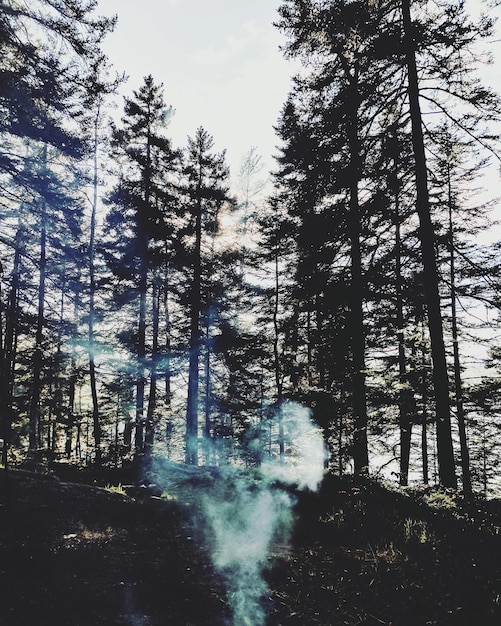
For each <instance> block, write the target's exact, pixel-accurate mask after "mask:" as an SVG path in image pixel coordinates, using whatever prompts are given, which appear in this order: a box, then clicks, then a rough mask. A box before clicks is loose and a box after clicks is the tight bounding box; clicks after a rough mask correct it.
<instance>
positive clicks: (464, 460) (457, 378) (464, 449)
mask: <svg viewBox="0 0 501 626" xmlns="http://www.w3.org/2000/svg"><path fill="white" fill-rule="evenodd" d="M447 184H448V195H449V239H450V283H451V316H452V348H453V355H454V389H455V392H456V393H455V395H456V416H457V421H458V428H459V443H460V449H461V470H462V481H463V492H464V493H465V494H466V495H470V494H471V492H472V488H471V472H470V453H469V450H468V440H467V437H466V424H465V414H464V404H463V384H462V380H461V362H460V356H459V340H458V322H457V311H456V268H455V258H454V228H453V222H452V204H453V200H452V188H451V174H450V170H449V165H448V168H447Z"/></svg>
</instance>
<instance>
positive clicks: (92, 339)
mask: <svg viewBox="0 0 501 626" xmlns="http://www.w3.org/2000/svg"><path fill="white" fill-rule="evenodd" d="M100 111H101V109H100V106H98V109H97V112H96V117H95V120H94V155H93V156H94V163H93V168H94V172H93V196H92V210H91V218H90V238H89V326H88V338H89V347H88V350H89V379H90V391H91V397H92V425H93V434H94V460H95V464H96V465H97V466H100V465H101V420H100V416H99V399H98V395H97V381H96V355H95V352H96V336H95V331H94V322H95V317H96V307H95V297H96V268H95V241H96V213H97V192H98V161H97V152H98V145H99V136H98V132H99V120H100Z"/></svg>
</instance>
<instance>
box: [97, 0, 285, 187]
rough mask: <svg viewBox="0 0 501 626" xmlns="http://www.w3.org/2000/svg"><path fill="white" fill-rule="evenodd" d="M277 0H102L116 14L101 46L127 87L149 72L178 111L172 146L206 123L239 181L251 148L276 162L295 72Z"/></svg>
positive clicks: (171, 129) (105, 10)
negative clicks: (283, 47) (285, 50)
mask: <svg viewBox="0 0 501 626" xmlns="http://www.w3.org/2000/svg"><path fill="white" fill-rule="evenodd" d="M279 5H280V0H142V1H141V2H138V0H99V7H98V11H99V13H100V14H102V15H107V16H110V15H113V14H118V24H117V27H116V29H115V32H114V33H112V34H111V35H109V36H108V38H107V40H106V43H105V45H104V50H105V52H106V54H107V55H108V57H109V59H110V61H111V62H112V63H113V65H114V67H115V69H116V70H117V71H124V72H125V73H126V74H127V75H128V76H129V80H128V82H127V84H126V85H125V87H124V88H123V89H122V92H123V93H124V94H126V95H130V94H131V93H132V90H133V89H137V88H139V87H140V85H141V83H142V80H143V77H144V76H146V75H148V74H152V76H153V78H154V80H155V82H156V83H163V85H164V97H165V101H166V104H167V105H172V106H173V107H174V109H175V115H174V117H173V118H172V121H171V123H170V127H169V134H170V138H171V139H172V140H173V143H174V145H175V146H184V145H186V138H187V136H188V135H189V136H194V134H195V131H196V129H197V128H198V127H199V126H203V127H204V128H205V129H206V130H207V131H208V132H209V133H210V134H211V135H212V136H213V137H214V141H215V149H216V150H217V151H221V150H223V149H226V150H227V162H228V164H229V165H230V167H231V172H232V178H234V179H235V177H236V176H237V174H238V170H239V168H240V165H241V162H242V159H243V156H244V155H245V154H246V153H247V152H248V150H249V149H250V148H251V147H252V146H256V148H257V152H258V154H260V155H261V156H262V158H263V161H264V162H265V164H266V166H267V167H268V169H269V168H272V167H273V160H272V158H271V157H272V155H273V154H275V153H276V150H275V146H276V144H277V138H276V136H275V132H274V130H273V126H274V125H275V124H276V122H277V120H278V117H279V114H280V110H281V108H282V105H283V103H284V102H285V98H286V96H287V93H288V91H289V87H290V75H291V73H292V72H293V66H292V64H291V63H289V62H287V61H285V60H284V58H283V55H282V53H281V52H280V51H279V45H280V44H281V43H282V41H283V39H282V36H281V34H280V33H279V32H278V30H277V29H276V28H274V27H273V25H272V23H273V22H274V21H276V20H277V17H278V16H277V8H278V6H279ZM119 104H120V106H121V104H122V103H121V102H120V103H119Z"/></svg>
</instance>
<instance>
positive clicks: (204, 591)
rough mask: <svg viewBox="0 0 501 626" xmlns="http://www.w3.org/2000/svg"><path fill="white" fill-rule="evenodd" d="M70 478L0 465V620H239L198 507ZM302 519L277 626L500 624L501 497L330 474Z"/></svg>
mask: <svg viewBox="0 0 501 626" xmlns="http://www.w3.org/2000/svg"><path fill="white" fill-rule="evenodd" d="M58 474H59V476H58ZM71 478H72V481H69V480H68V476H67V475H63V474H61V472H55V473H54V472H52V473H44V474H42V473H39V472H33V471H31V472H28V471H23V470H11V471H10V472H9V479H8V483H7V481H6V480H5V476H4V474H3V470H0V481H2V482H1V483H0V625H2V626H29V625H31V624H37V626H49V625H50V626H63V625H64V626H104V625H106V626H115V625H116V626H118V625H122V626H124V625H128V626H167V625H170V626H202V625H206V626H220V625H221V626H223V625H225V626H228V625H232V624H233V622H232V618H231V610H230V607H229V603H228V594H227V590H226V587H225V585H224V581H223V580H222V579H221V576H220V575H219V574H218V573H217V572H216V571H215V570H214V567H213V565H212V563H211V559H210V555H209V552H208V550H207V549H206V546H205V545H204V539H203V536H202V535H201V534H199V533H198V532H197V528H196V527H194V525H193V522H192V520H193V516H192V510H191V509H192V507H193V503H190V502H188V503H182V502H180V501H179V499H177V500H175V499H169V498H167V497H165V494H161V493H160V492H159V491H157V490H155V489H152V488H146V487H144V486H142V485H139V486H136V487H131V488H128V489H124V488H123V486H122V485H121V483H119V482H118V480H116V478H117V477H116V476H111V475H109V476H100V477H99V479H98V478H96V475H91V474H89V473H88V472H87V473H85V472H84V473H80V474H78V473H74V474H73V475H71ZM107 481H109V482H107ZM85 483H93V484H85ZM124 491H126V492H127V493H124ZM294 517H295V525H294V530H293V534H292V537H291V540H290V542H288V543H284V542H283V541H282V542H281V543H278V542H277V543H275V544H274V545H273V546H272V550H271V555H270V559H269V562H268V566H267V569H266V572H265V577H266V582H267V584H268V587H269V590H268V593H267V594H266V598H265V599H264V609H265V611H266V614H267V617H266V624H267V625H268V626H286V625H299V624H301V625H303V626H309V625H315V624H322V625H325V626H336V625H338V624H339V625H349V626H355V625H356V624H374V625H376V624H386V625H387V626H390V625H392V626H400V625H401V626H412V625H416V626H418V625H419V626H421V625H422V626H424V625H427V624H436V625H439V626H444V625H449V624H450V625H452V624H456V625H463V624H464V625H465V626H471V625H475V626H489V625H491V624H492V625H494V624H501V598H500V596H501V559H500V557H501V550H500V548H501V531H500V527H501V502H500V501H498V500H494V501H485V500H482V499H479V498H476V499H473V500H469V501H468V500H465V499H462V498H459V497H456V496H455V495H454V494H453V493H448V492H444V491H442V492H440V491H424V490H423V491H422V492H419V493H418V492H415V491H402V490H400V491H398V490H395V489H389V488H387V487H386V486H384V485H381V484H379V483H377V482H374V481H371V480H355V479H354V478H353V477H344V478H336V477H327V478H326V479H325V480H324V483H323V486H322V488H321V491H320V493H316V494H313V493H302V494H297V504H296V506H295V511H294ZM233 626H256V625H255V624H249V625H244V624H240V623H238V624H233Z"/></svg>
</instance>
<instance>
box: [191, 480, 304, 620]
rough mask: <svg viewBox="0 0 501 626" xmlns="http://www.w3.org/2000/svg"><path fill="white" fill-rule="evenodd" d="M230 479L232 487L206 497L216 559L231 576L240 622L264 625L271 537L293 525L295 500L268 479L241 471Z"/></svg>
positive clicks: (218, 566) (229, 586)
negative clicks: (242, 474) (249, 476)
mask: <svg viewBox="0 0 501 626" xmlns="http://www.w3.org/2000/svg"><path fill="white" fill-rule="evenodd" d="M225 482H226V484H227V485H228V484H229V485H230V489H229V490H228V489H227V490H226V493H225V494H224V495H220V496H219V497H218V496H216V497H214V494H210V495H208V496H207V497H205V498H204V499H203V508H204V512H205V517H206V523H207V524H208V529H209V533H208V534H209V536H210V537H211V540H212V546H213V561H214V565H215V567H216V569H217V570H218V571H220V572H221V573H222V574H223V575H224V578H225V581H226V585H227V589H228V601H229V603H230V606H231V609H232V612H233V624H234V626H261V625H262V624H264V623H265V617H266V616H265V611H264V609H263V599H264V598H265V596H266V594H267V591H268V588H267V585H266V583H265V581H264V579H263V571H264V569H265V567H266V565H267V561H268V555H269V549H270V543H271V541H272V540H273V538H275V537H277V536H278V535H279V534H280V535H282V536H283V535H284V534H285V533H287V531H288V529H289V526H290V522H291V519H292V515H291V504H292V502H291V498H290V497H289V496H288V494H286V493H285V492H283V491H281V490H278V489H275V490H271V489H270V488H269V486H267V485H265V483H263V482H261V483H254V482H250V481H246V480H245V479H244V478H243V477H235V476H234V477H233V478H230V477H229V476H226V477H225Z"/></svg>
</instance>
